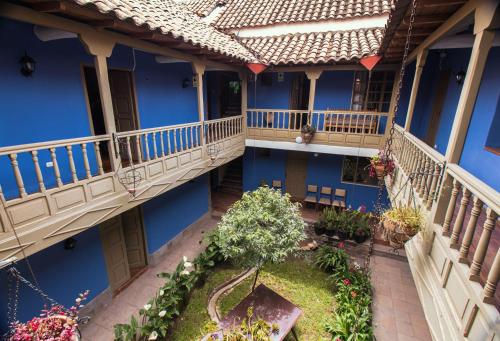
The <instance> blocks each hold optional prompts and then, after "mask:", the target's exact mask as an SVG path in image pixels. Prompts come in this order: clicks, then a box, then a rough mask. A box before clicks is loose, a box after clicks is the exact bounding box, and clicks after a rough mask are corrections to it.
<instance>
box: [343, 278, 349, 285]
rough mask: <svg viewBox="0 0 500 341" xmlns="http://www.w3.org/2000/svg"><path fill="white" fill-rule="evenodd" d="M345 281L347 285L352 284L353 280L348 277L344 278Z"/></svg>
mask: <svg viewBox="0 0 500 341" xmlns="http://www.w3.org/2000/svg"><path fill="white" fill-rule="evenodd" d="M343 282H344V284H345V285H350V284H351V281H350V280H349V279H347V278H346V279H344V281H343Z"/></svg>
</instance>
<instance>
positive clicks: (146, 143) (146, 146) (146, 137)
mask: <svg viewBox="0 0 500 341" xmlns="http://www.w3.org/2000/svg"><path fill="white" fill-rule="evenodd" d="M148 135H149V134H148V133H146V134H144V147H145V149H146V150H145V153H146V161H150V160H151V158H150V157H149V141H148Z"/></svg>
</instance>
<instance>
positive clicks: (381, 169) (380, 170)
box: [372, 163, 385, 180]
mask: <svg viewBox="0 0 500 341" xmlns="http://www.w3.org/2000/svg"><path fill="white" fill-rule="evenodd" d="M372 166H373V168H374V169H375V174H376V175H377V179H379V180H382V179H383V178H384V173H385V166H384V165H383V164H373V163H372Z"/></svg>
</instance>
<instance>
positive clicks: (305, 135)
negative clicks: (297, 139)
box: [300, 124, 316, 144]
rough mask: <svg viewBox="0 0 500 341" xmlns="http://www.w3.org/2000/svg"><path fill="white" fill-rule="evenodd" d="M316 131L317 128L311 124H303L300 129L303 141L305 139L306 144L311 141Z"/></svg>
mask: <svg viewBox="0 0 500 341" xmlns="http://www.w3.org/2000/svg"><path fill="white" fill-rule="evenodd" d="M315 132H316V129H315V128H314V127H312V126H310V125H309V124H306V125H305V126H302V128H301V129H300V134H301V136H302V141H304V143H305V144H308V143H311V141H312V138H313V136H314V133H315Z"/></svg>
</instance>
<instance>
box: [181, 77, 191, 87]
mask: <svg viewBox="0 0 500 341" xmlns="http://www.w3.org/2000/svg"><path fill="white" fill-rule="evenodd" d="M189 83H190V81H189V78H184V79H183V80H182V88H183V89H185V88H187V87H188V86H189Z"/></svg>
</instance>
